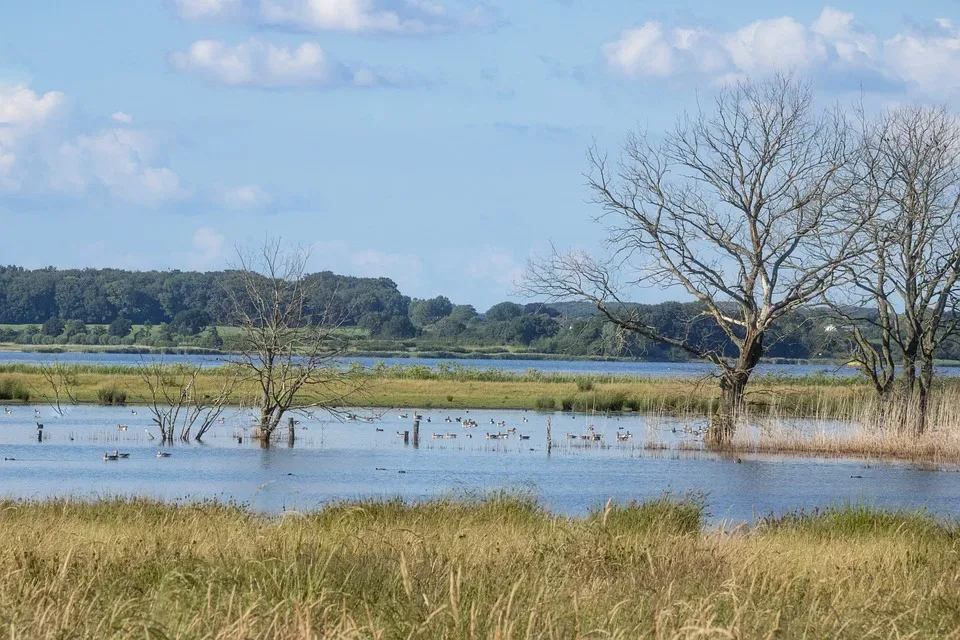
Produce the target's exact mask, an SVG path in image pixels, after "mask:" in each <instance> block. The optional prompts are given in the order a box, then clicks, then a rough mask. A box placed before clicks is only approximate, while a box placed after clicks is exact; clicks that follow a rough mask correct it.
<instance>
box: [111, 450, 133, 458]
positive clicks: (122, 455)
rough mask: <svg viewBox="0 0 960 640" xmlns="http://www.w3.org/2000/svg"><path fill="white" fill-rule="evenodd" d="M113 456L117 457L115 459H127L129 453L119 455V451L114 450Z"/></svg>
mask: <svg viewBox="0 0 960 640" xmlns="http://www.w3.org/2000/svg"><path fill="white" fill-rule="evenodd" d="M113 455H115V456H117V457H118V458H120V459H123V458H129V457H130V454H129V453H120V451H119V450H117V449H114V450H113Z"/></svg>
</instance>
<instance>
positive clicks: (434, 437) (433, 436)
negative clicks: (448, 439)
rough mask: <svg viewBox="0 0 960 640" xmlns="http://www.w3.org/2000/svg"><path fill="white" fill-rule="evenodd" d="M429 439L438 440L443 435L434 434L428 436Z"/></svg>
mask: <svg viewBox="0 0 960 640" xmlns="http://www.w3.org/2000/svg"><path fill="white" fill-rule="evenodd" d="M430 437H431V438H433V439H434V440H439V439H440V438H442V437H443V434H442V433H435V434H433V435H432V436H430Z"/></svg>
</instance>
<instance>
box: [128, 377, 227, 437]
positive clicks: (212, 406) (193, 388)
mask: <svg viewBox="0 0 960 640" xmlns="http://www.w3.org/2000/svg"><path fill="white" fill-rule="evenodd" d="M202 370H203V366H202V365H186V364H182V363H178V364H174V365H168V364H165V363H164V362H163V361H162V360H159V359H153V360H150V361H144V360H141V361H140V362H139V363H138V364H137V373H138V374H139V376H140V379H141V380H143V382H144V385H145V386H146V388H147V390H148V393H149V396H148V397H147V408H148V409H149V410H150V413H151V415H152V418H153V422H154V424H156V425H157V428H158V429H159V430H160V440H161V442H164V443H173V441H174V437H177V438H179V439H180V440H182V441H184V442H187V441H189V440H190V439H191V438H193V439H195V440H197V441H198V442H199V441H201V440H202V439H203V436H204V435H205V434H206V433H207V431H209V430H210V428H211V427H212V426H213V425H214V423H215V422H216V421H217V419H218V418H220V416H221V415H222V414H223V412H224V410H225V409H226V408H227V405H228V404H229V402H230V399H231V398H232V396H233V392H234V389H235V388H236V386H237V384H238V382H239V379H240V378H239V375H238V371H237V370H236V368H235V367H233V366H230V365H228V366H223V367H219V368H218V369H217V371H216V373H215V374H211V376H210V377H211V378H213V379H216V385H214V387H213V388H212V389H210V390H209V391H207V390H202V389H200V388H198V381H199V378H200V375H201V371H202ZM194 429H196V431H195V432H194Z"/></svg>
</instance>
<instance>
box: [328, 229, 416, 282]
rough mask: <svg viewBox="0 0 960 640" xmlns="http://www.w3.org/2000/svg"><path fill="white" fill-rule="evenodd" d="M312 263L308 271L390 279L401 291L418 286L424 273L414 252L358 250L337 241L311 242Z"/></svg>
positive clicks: (373, 249)
mask: <svg viewBox="0 0 960 640" xmlns="http://www.w3.org/2000/svg"><path fill="white" fill-rule="evenodd" d="M311 262H312V264H311V268H316V269H331V270H333V271H336V272H338V273H349V274H351V275H357V276H366V277H371V278H374V277H376V278H379V277H387V278H391V279H392V280H394V281H395V282H396V283H397V284H398V285H400V288H401V289H416V288H417V287H419V286H420V284H421V276H422V274H423V261H422V260H421V259H420V256H418V255H417V254H415V253H398V252H391V251H382V250H380V249H375V248H357V247H353V246H352V245H350V244H349V243H347V242H344V241H340V240H335V241H328V242H316V243H314V244H313V245H312V257H311Z"/></svg>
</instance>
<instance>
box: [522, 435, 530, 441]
mask: <svg viewBox="0 0 960 640" xmlns="http://www.w3.org/2000/svg"><path fill="white" fill-rule="evenodd" d="M520 439H521V440H529V439H530V436H525V435H523V434H520Z"/></svg>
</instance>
